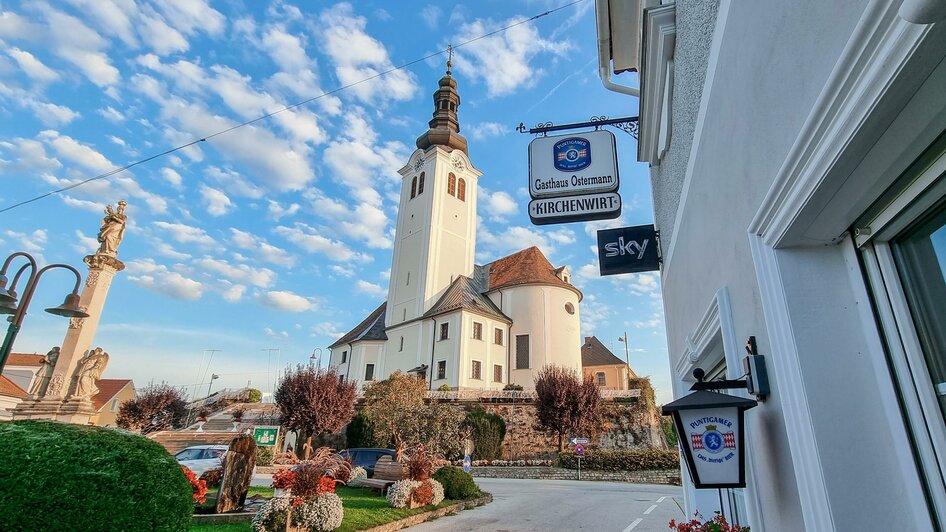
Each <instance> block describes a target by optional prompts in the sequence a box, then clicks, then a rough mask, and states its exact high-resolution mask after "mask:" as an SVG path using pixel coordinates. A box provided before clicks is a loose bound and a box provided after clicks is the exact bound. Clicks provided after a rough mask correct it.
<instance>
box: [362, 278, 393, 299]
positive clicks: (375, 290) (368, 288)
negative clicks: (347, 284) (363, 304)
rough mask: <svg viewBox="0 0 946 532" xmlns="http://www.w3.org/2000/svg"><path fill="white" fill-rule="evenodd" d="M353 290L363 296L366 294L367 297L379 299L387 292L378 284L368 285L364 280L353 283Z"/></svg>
mask: <svg viewBox="0 0 946 532" xmlns="http://www.w3.org/2000/svg"><path fill="white" fill-rule="evenodd" d="M355 289H356V290H358V291H359V292H361V293H363V294H368V295H369V296H375V297H381V296H383V295H385V294H387V293H388V291H387V290H386V289H385V288H384V287H382V286H381V285H379V284H375V283H369V282H368V281H365V280H364V279H358V281H357V282H356V283H355Z"/></svg>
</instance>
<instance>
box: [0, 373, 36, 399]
mask: <svg viewBox="0 0 946 532" xmlns="http://www.w3.org/2000/svg"><path fill="white" fill-rule="evenodd" d="M0 395H2V396H4V397H15V398H17V399H26V398H27V397H28V396H29V395H30V394H28V393H26V390H24V389H23V388H20V387H19V386H17V385H16V383H15V382H13V381H11V380H10V379H8V378H6V377H5V376H3V375H0Z"/></svg>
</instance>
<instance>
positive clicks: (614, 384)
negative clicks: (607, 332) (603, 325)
mask: <svg viewBox="0 0 946 532" xmlns="http://www.w3.org/2000/svg"><path fill="white" fill-rule="evenodd" d="M581 371H582V374H583V375H591V376H592V377H594V379H595V382H596V383H597V384H598V387H599V388H601V389H602V390H627V389H628V379H629V378H636V377H637V374H636V373H634V370H632V369H631V368H630V367H629V366H628V365H627V363H626V362H625V361H623V360H621V359H620V358H618V357H616V356H614V353H612V352H611V350H610V349H608V348H607V347H605V346H604V344H602V343H601V340H598V338H597V337H596V336H586V337H585V343H584V344H582V346H581Z"/></svg>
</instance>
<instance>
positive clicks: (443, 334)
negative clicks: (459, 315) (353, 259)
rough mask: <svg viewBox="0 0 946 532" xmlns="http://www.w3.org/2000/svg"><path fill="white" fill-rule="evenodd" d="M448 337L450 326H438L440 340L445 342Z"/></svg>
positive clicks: (443, 324) (445, 324)
mask: <svg viewBox="0 0 946 532" xmlns="http://www.w3.org/2000/svg"><path fill="white" fill-rule="evenodd" d="M449 336H450V324H449V323H441V324H440V339H441V340H446V339H447V338H448V337H449Z"/></svg>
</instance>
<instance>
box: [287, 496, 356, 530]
mask: <svg viewBox="0 0 946 532" xmlns="http://www.w3.org/2000/svg"><path fill="white" fill-rule="evenodd" d="M344 517H345V508H344V506H343V505H342V499H341V497H339V496H338V495H336V494H334V493H331V492H327V493H321V494H319V495H317V496H315V497H313V498H309V499H306V500H304V501H303V502H302V504H300V505H299V506H296V507H295V508H294V509H293V510H292V524H294V525H295V526H299V527H304V528H307V529H308V530H319V531H323V530H326V531H327V530H335V529H336V528H338V527H340V526H342V519H343V518H344Z"/></svg>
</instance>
